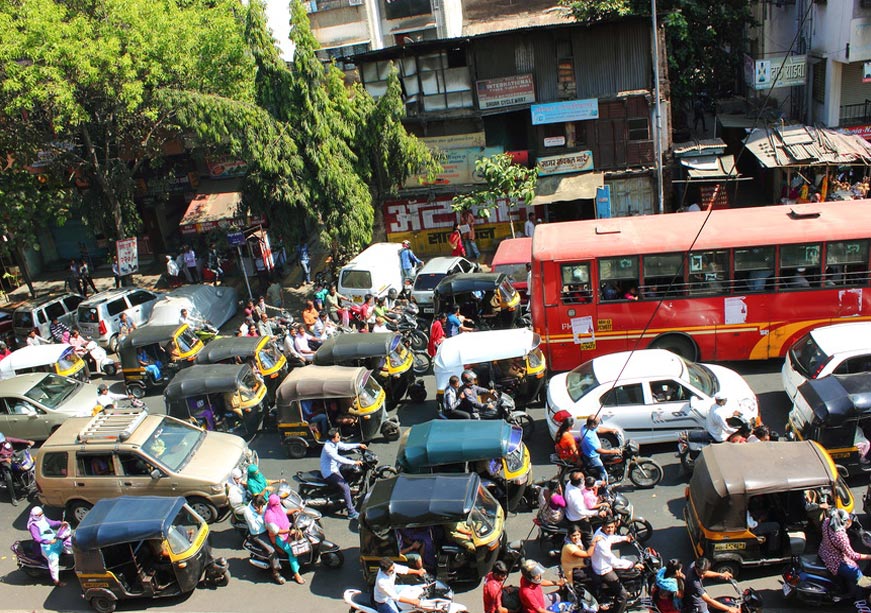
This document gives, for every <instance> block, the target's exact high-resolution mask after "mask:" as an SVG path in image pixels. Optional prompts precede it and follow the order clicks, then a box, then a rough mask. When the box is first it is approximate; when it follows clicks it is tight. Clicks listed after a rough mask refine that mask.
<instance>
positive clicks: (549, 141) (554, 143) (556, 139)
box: [544, 136, 566, 147]
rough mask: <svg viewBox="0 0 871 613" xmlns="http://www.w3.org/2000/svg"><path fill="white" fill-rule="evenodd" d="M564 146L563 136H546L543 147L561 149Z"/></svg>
mask: <svg viewBox="0 0 871 613" xmlns="http://www.w3.org/2000/svg"><path fill="white" fill-rule="evenodd" d="M565 144H566V137H565V136H548V137H547V138H545V139H544V146H545V147H563V146H565Z"/></svg>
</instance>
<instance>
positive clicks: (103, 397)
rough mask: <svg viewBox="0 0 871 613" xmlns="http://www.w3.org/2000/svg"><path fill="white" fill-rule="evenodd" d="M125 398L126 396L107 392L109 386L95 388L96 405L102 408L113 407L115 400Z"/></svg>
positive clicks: (102, 385)
mask: <svg viewBox="0 0 871 613" xmlns="http://www.w3.org/2000/svg"><path fill="white" fill-rule="evenodd" d="M127 398H129V396H127V394H116V393H115V392H111V391H109V386H108V385H106V384H105V383H101V384H100V385H98V386H97V404H99V405H100V406H101V407H103V408H106V407H109V406H115V401H116V400H127Z"/></svg>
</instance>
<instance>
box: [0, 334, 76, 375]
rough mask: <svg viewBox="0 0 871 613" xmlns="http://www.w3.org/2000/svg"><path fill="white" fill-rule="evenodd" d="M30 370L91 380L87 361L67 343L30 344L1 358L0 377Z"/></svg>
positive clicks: (20, 373)
mask: <svg viewBox="0 0 871 613" xmlns="http://www.w3.org/2000/svg"><path fill="white" fill-rule="evenodd" d="M29 372H51V373H55V374H58V375H61V376H62V377H70V378H72V379H78V380H79V381H82V382H84V383H87V382H88V381H90V380H91V378H90V372H88V365H87V363H86V362H85V361H84V360H83V359H82V358H80V357H79V356H78V355H76V350H75V349H74V348H73V347H72V346H70V345H67V344H65V343H61V344H53V345H28V346H25V347H22V348H21V349H16V350H15V351H13V352H12V353H10V354H9V355H8V356H6V357H5V358H3V360H0V379H8V378H10V377H14V376H15V375H22V374H25V373H29Z"/></svg>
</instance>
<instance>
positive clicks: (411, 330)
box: [385, 302, 429, 352]
mask: <svg viewBox="0 0 871 613" xmlns="http://www.w3.org/2000/svg"><path fill="white" fill-rule="evenodd" d="M417 313H418V307H417V305H416V304H414V303H413V302H410V303H408V304H406V305H405V308H403V309H402V310H401V311H399V312H398V313H397V315H398V317H397V318H396V319H390V320H387V322H385V324H386V326H387V329H388V330H390V331H391V332H399V333H400V334H402V340H403V342H405V344H406V345H407V346H408V347H409V348H410V349H411V350H412V351H422V352H426V348H427V345H429V336H427V334H426V332H424V331H423V330H421V329H420V327H419V326H418V321H417Z"/></svg>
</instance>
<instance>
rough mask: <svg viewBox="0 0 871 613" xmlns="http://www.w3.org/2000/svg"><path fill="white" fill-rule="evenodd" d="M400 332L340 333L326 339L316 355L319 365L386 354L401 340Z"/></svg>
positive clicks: (315, 358)
mask: <svg viewBox="0 0 871 613" xmlns="http://www.w3.org/2000/svg"><path fill="white" fill-rule="evenodd" d="M401 340H402V335H401V334H399V333H398V332H376V333H373V334H340V335H338V336H333V337H331V338H328V339H327V340H326V341H324V344H323V345H321V346H320V348H318V350H317V352H316V353H315V357H314V360H313V362H314V364H316V365H318V366H332V365H334V364H341V363H343V362H350V361H352V360H365V359H366V358H371V357H376V356H386V355H388V354H389V353H390V352H391V351H393V349H394V348H395V347H396V346H397V345H398V344H399V343H400V342H401Z"/></svg>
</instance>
